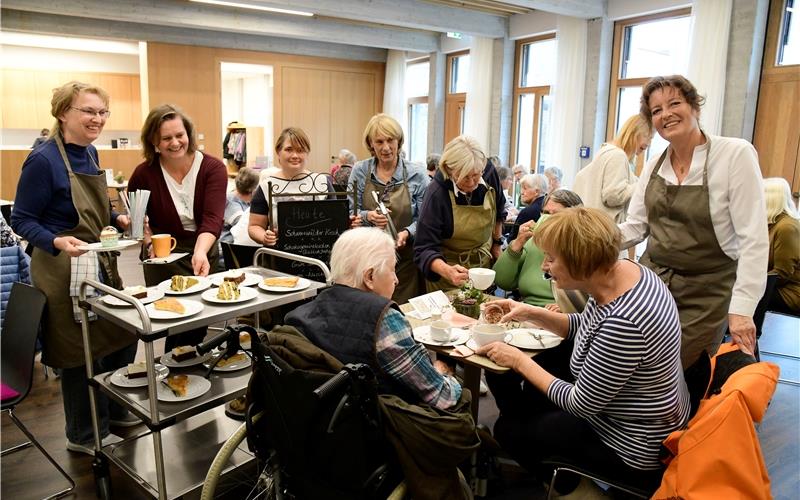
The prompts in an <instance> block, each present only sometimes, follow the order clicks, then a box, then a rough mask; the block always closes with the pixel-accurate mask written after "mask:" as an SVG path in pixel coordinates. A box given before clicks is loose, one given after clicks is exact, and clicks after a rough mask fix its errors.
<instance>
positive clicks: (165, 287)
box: [156, 276, 211, 295]
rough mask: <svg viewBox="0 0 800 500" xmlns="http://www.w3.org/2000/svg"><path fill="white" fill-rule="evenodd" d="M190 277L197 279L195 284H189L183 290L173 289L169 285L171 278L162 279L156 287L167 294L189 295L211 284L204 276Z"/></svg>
mask: <svg viewBox="0 0 800 500" xmlns="http://www.w3.org/2000/svg"><path fill="white" fill-rule="evenodd" d="M191 277H192V278H194V279H196V280H197V284H195V285H192V286H190V287H189V288H187V289H186V290H183V291H180V292H178V291H175V290H173V289H172V288H170V286H171V285H172V278H170V279H168V280H164V281H162V282H161V283H159V284H158V285H156V287H157V288H158V289H159V290H161V291H163V292H164V293H166V294H167V295H191V294H193V293H197V292H202V291H203V290H205V289H206V288H208V287H210V286H211V280H210V279H208V278H206V277H205V276H191Z"/></svg>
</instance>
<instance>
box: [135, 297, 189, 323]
mask: <svg viewBox="0 0 800 500" xmlns="http://www.w3.org/2000/svg"><path fill="white" fill-rule="evenodd" d="M180 302H181V304H183V307H185V308H186V312H185V313H183V314H180V313H175V312H172V311H161V310H159V309H156V306H155V305H153V304H147V305H146V306H145V307H144V309H145V311H147V315H148V316H150V319H181V318H188V317H189V316H194V315H195V314H197V313H199V312H200V311H202V310H203V303H202V302H197V301H196V300H186V299H184V300H181V301H180Z"/></svg>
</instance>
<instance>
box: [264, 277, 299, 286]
mask: <svg viewBox="0 0 800 500" xmlns="http://www.w3.org/2000/svg"><path fill="white" fill-rule="evenodd" d="M298 281H300V278H298V277H297V276H279V277H277V278H267V279H265V280H264V284H265V285H267V286H277V287H280V288H294V287H295V286H297V282H298Z"/></svg>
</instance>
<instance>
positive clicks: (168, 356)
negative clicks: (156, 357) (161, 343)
mask: <svg viewBox="0 0 800 500" xmlns="http://www.w3.org/2000/svg"><path fill="white" fill-rule="evenodd" d="M210 358H211V353H210V352H207V353H205V354H204V355H202V356H195V357H193V358H189V359H184V360H183V361H175V359H174V358H173V357H172V351H169V352H165V353H164V355H163V356H161V362H162V363H164V365H166V366H169V367H170V368H186V367H187V366H194V365H199V364H202V363H204V362H206V361H208V360H209V359H210Z"/></svg>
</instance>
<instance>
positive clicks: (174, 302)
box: [153, 297, 186, 314]
mask: <svg viewBox="0 0 800 500" xmlns="http://www.w3.org/2000/svg"><path fill="white" fill-rule="evenodd" d="M153 307H155V308H156V309H158V310H159V311H169V312H174V313H176V314H185V313H186V307H185V306H184V305H183V304H181V301H179V300H178V299H175V298H172V297H167V298H164V299H161V300H157V301H155V302H153Z"/></svg>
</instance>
